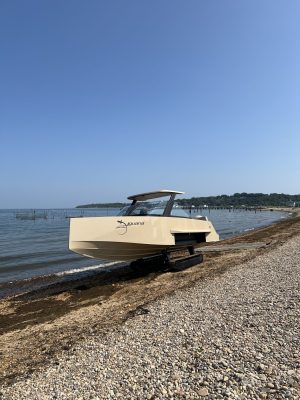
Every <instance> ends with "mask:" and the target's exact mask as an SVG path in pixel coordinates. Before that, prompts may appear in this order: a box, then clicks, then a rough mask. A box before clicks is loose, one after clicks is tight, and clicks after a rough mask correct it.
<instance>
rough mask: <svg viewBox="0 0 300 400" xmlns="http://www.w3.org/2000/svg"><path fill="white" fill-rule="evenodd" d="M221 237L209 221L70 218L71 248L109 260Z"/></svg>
mask: <svg viewBox="0 0 300 400" xmlns="http://www.w3.org/2000/svg"><path fill="white" fill-rule="evenodd" d="M217 240H219V236H218V234H217V233H216V231H215V229H214V227H213V225H212V224H211V222H209V221H205V220H198V219H190V218H178V217H156V216H122V217H89V218H71V219H70V237H69V248H70V250H72V251H74V252H76V253H79V254H81V255H84V256H87V257H92V258H99V259H105V260H114V261H125V260H136V259H139V258H144V257H149V256H153V255H156V254H159V253H161V252H162V251H164V250H170V249H175V248H182V247H188V246H190V245H192V246H194V247H197V246H198V245H200V244H201V243H203V242H205V241H206V242H212V241H217Z"/></svg>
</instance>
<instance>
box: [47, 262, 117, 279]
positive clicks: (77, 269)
mask: <svg viewBox="0 0 300 400" xmlns="http://www.w3.org/2000/svg"><path fill="white" fill-rule="evenodd" d="M116 264H120V262H119V261H113V262H110V263H105V264H98V265H91V266H90V267H82V268H74V269H68V270H66V271H61V272H56V273H55V274H53V275H55V276H65V275H72V274H78V273H80V272H86V271H94V270H96V269H102V268H106V267H111V266H112V265H116Z"/></svg>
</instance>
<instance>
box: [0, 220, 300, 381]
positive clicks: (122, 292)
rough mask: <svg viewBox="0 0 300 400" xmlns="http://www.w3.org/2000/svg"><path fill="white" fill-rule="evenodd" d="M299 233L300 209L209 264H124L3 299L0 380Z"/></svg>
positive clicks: (209, 258) (210, 256)
mask: <svg viewBox="0 0 300 400" xmlns="http://www.w3.org/2000/svg"><path fill="white" fill-rule="evenodd" d="M299 232H300V216H299V213H298V214H295V215H294V216H293V218H291V219H288V220H284V221H281V222H278V223H276V224H273V225H271V226H268V227H265V228H261V229H258V230H255V231H251V232H249V233H247V234H243V235H240V236H238V237H235V238H231V239H228V240H225V241H223V242H222V243H223V244H224V245H233V244H242V243H244V244H245V243H257V242H258V243H263V244H264V245H263V246H260V247H258V248H253V247H251V246H250V247H249V248H248V249H245V248H244V247H242V246H236V248H235V249H232V251H228V250H227V251H215V252H209V253H206V254H205V258H204V263H202V264H200V265H199V266H194V267H192V268H190V269H187V270H185V271H182V272H177V273H171V272H149V271H141V272H140V273H137V272H134V271H132V270H131V269H130V268H129V267H126V266H121V267H119V268H114V269H112V270H111V271H102V272H99V273H97V274H94V275H90V276H85V277H83V276H80V277H79V279H78V280H76V279H75V280H72V281H65V282H60V281H57V282H51V283H49V282H44V284H45V286H44V287H43V285H41V287H40V288H39V289H38V290H29V291H28V292H26V293H22V294H19V295H16V296H12V297H7V298H5V299H2V300H1V301H0V332H1V337H0V359H1V363H0V380H1V384H9V383H11V382H14V381H16V380H20V379H24V378H25V377H26V376H28V375H30V374H31V373H32V371H35V370H42V369H43V368H45V367H47V366H48V365H50V364H55V362H56V359H57V357H59V356H60V355H61V353H62V352H64V351H70V349H72V348H73V346H76V344H78V343H79V342H81V341H82V340H85V339H87V338H88V337H89V336H93V335H95V333H97V334H99V335H105V334H106V332H107V331H108V329H109V328H110V327H112V326H115V325H118V324H121V323H122V322H124V321H126V320H127V319H130V318H132V317H133V316H134V315H138V314H139V313H142V312H143V310H144V308H143V307H144V306H145V305H146V304H147V303H150V302H153V301H154V300H156V299H159V298H163V297H165V296H167V295H169V294H171V293H173V292H174V291H176V290H178V289H179V288H184V287H191V286H193V285H194V283H195V282H197V281H199V280H204V281H205V280H206V279H213V278H214V277H215V276H218V275H220V274H224V273H225V272H226V271H228V270H229V269H230V268H232V267H233V266H235V265H237V264H241V263H244V262H246V261H249V260H251V259H253V258H255V257H256V256H257V255H260V254H265V253H267V252H270V251H272V250H273V249H275V248H277V247H278V246H280V245H282V244H283V243H285V242H286V241H287V239H289V238H291V237H293V236H295V235H297V234H299ZM208 246H209V245H208ZM205 247H206V246H205ZM27 289H28V287H27ZM27 289H26V290H27Z"/></svg>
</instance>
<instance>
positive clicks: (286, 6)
mask: <svg viewBox="0 0 300 400" xmlns="http://www.w3.org/2000/svg"><path fill="white" fill-rule="evenodd" d="M299 20H300V2H299V1H298V0H289V1H285V0H281V1H279V0H251V1H241V0H218V1H217V0H210V1H205V0H188V1H183V0H180V1H178V0H151V1H146V0H127V1H124V0H120V1H119V0H112V1H104V0H89V1H87V2H83V1H78V0H64V1H57V0H43V1H40V0H35V1H34V0H27V1H23V0H18V1H16V0H2V1H1V2H0V208H26V207H28V208H51V207H73V206H76V205H78V204H85V203H91V202H110V201H112V202H113V201H124V200H125V199H126V197H127V196H128V195H131V194H136V193H142V192H147V191H152V190H156V189H173V190H179V191H185V192H186V194H185V197H192V196H207V195H218V194H233V193H236V192H262V193H272V192H279V193H289V194H299V193H300V40H299V39H300V24H299Z"/></svg>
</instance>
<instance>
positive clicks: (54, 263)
mask: <svg viewBox="0 0 300 400" xmlns="http://www.w3.org/2000/svg"><path fill="white" fill-rule="evenodd" d="M119 211H120V210H119V209H116V208H109V209H103V208H102V209H64V210H60V209H53V210H35V211H33V210H0V283H3V282H11V281H15V280H21V279H28V278H32V277H37V276H44V275H51V274H52V275H53V274H56V275H58V276H59V275H68V274H72V273H77V272H78V271H90V270H95V269H98V268H104V267H107V266H111V265H112V263H108V262H107V261H105V260H95V259H90V258H86V257H83V256H80V255H77V254H75V253H73V252H71V251H70V250H69V249H68V236H69V220H70V217H80V216H84V217H88V216H110V215H117V214H118V212H119ZM191 214H192V216H195V215H198V214H201V215H203V216H207V217H208V219H209V220H210V221H212V223H213V225H214V227H215V229H216V231H217V232H218V233H219V235H220V238H221V239H224V238H228V237H231V236H235V235H237V234H239V233H241V232H244V231H247V230H251V229H255V228H257V227H260V226H264V225H268V224H270V223H272V222H275V221H277V220H279V219H281V218H286V217H287V215H288V214H287V213H283V212H277V211H276V212H275V211H274V212H272V211H256V212H255V211H246V210H230V211H229V210H208V209H202V210H192V212H191Z"/></svg>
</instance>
